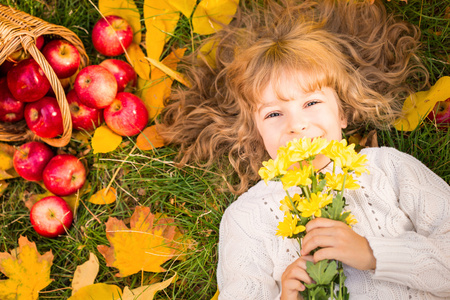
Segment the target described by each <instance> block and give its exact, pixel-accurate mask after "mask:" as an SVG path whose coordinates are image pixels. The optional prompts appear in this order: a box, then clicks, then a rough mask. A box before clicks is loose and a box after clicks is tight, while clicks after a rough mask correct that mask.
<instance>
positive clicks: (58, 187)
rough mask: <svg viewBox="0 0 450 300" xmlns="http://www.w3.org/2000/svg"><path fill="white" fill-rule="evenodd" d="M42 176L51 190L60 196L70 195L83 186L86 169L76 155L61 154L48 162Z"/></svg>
mask: <svg viewBox="0 0 450 300" xmlns="http://www.w3.org/2000/svg"><path fill="white" fill-rule="evenodd" d="M42 177H43V179H44V185H45V187H46V188H47V189H48V190H49V191H50V192H52V193H53V194H55V195H58V196H68V195H71V194H73V193H75V192H76V191H78V190H79V189H80V188H81V187H82V186H83V184H84V182H85V181H86V169H85V168H84V165H83V163H82V162H81V161H80V160H79V159H78V158H77V157H76V156H73V155H71V154H60V155H56V156H55V157H53V158H52V159H51V160H50V161H49V162H48V164H47V166H46V167H45V169H44V173H43V174H42Z"/></svg>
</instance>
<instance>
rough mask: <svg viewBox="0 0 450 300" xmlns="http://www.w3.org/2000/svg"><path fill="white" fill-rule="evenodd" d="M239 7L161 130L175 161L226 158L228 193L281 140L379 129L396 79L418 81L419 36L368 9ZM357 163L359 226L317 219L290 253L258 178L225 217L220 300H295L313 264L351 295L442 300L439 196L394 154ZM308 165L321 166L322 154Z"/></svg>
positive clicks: (447, 206)
mask: <svg viewBox="0 0 450 300" xmlns="http://www.w3.org/2000/svg"><path fill="white" fill-rule="evenodd" d="M249 11H250V12H246V11H243V12H242V13H241V14H240V15H239V16H238V17H237V18H236V21H235V23H233V24H231V25H230V26H228V27H226V28H225V29H224V30H223V31H221V32H219V33H218V34H216V35H215V36H214V37H213V38H212V39H213V41H215V42H216V43H217V50H216V51H217V54H216V62H215V66H211V65H210V64H208V63H207V62H206V60H204V62H203V63H202V61H200V62H198V63H196V64H194V65H193V66H192V68H191V69H190V71H189V72H187V74H188V75H189V78H190V80H191V82H192V83H193V88H192V89H190V90H187V91H186V90H178V92H177V93H175V94H174V97H173V99H172V100H173V102H171V104H170V105H168V106H167V109H166V112H165V114H164V117H163V124H164V125H165V126H164V127H163V128H162V130H161V132H160V133H161V134H162V135H163V136H164V137H165V138H166V139H167V140H168V141H169V142H171V143H174V144H178V145H180V146H181V152H180V153H181V155H182V157H181V163H185V162H187V161H195V162H198V163H200V162H203V163H204V164H205V165H210V164H212V163H218V164H219V166H223V167H225V163H226V162H225V161H224V160H221V158H224V157H225V158H227V160H228V162H229V163H230V164H231V166H232V167H233V170H234V171H235V172H236V173H237V174H238V175H239V177H240V179H241V180H240V183H238V184H236V185H235V186H232V187H231V188H233V190H234V191H235V192H236V193H239V194H240V193H242V192H244V191H245V190H246V189H247V188H248V186H249V184H250V183H251V182H254V181H255V180H257V179H258V175H257V172H258V170H259V168H260V167H261V166H262V165H261V162H262V161H264V160H267V159H268V158H275V157H276V155H277V153H276V151H277V149H278V148H279V147H280V146H282V145H284V144H285V143H286V142H287V141H289V140H292V139H294V138H302V137H309V138H313V137H322V138H325V139H328V140H333V139H334V140H341V138H342V132H341V131H342V129H344V128H347V127H350V126H352V127H355V126H364V125H372V126H375V127H379V128H382V127H384V126H386V124H390V123H391V122H392V121H393V120H394V119H396V118H397V117H398V116H399V115H400V112H401V102H400V99H404V98H405V96H406V95H408V93H410V92H411V88H410V87H408V85H406V84H405V83H406V82H410V80H409V79H410V78H412V77H419V79H420V80H422V81H424V82H426V81H427V73H426V71H425V70H424V69H423V67H422V65H421V63H420V62H419V60H418V59H417V57H416V56H415V54H414V52H415V51H416V50H417V45H418V32H417V30H416V29H415V27H413V26H411V25H408V24H406V23H403V22H396V21H395V20H394V19H393V18H391V17H388V16H387V15H386V12H385V10H384V7H383V5H382V3H381V2H379V1H375V3H374V4H369V3H368V2H364V1H356V0H355V1H352V0H350V1H347V0H323V1H320V2H319V3H316V2H313V1H308V0H307V1H302V2H301V3H300V4H293V3H290V2H285V3H282V4H281V5H279V4H276V3H269V4H268V6H266V7H265V9H264V10H262V11H258V10H257V9H256V8H251V9H249ZM416 79H417V78H416ZM416 89H417V87H416ZM362 153H363V154H366V155H367V158H368V160H369V163H368V170H369V171H370V174H363V175H362V176H361V177H360V178H359V184H360V186H361V188H360V189H358V190H355V191H348V192H347V193H346V201H347V204H348V209H349V210H351V211H352V214H353V215H354V216H355V217H356V219H357V220H358V223H357V224H356V225H355V226H354V227H353V229H350V228H349V227H348V226H346V225H345V224H343V223H342V222H337V221H332V220H327V219H322V218H317V219H315V220H313V221H311V222H309V223H308V224H307V226H306V231H307V234H306V236H305V237H304V239H303V242H302V249H301V251H300V249H299V246H298V243H297V241H295V240H291V239H283V238H281V237H278V236H276V235H275V232H276V228H277V225H278V222H279V221H280V220H282V218H283V212H282V211H281V210H280V209H279V206H280V200H281V199H283V198H284V196H285V192H284V190H283V188H282V184H281V183H279V182H269V183H268V185H266V184H265V183H264V182H263V181H260V182H259V183H257V184H256V185H255V186H253V187H252V188H250V189H249V190H248V191H247V192H246V193H245V194H243V195H241V196H240V197H239V199H238V200H237V201H235V202H234V203H232V204H231V205H230V206H229V207H228V208H227V210H226V211H225V213H224V215H223V218H222V221H221V225H220V242H219V265H218V269H217V279H218V285H219V291H220V295H219V299H279V298H281V299H297V297H298V292H299V291H301V290H304V288H305V287H304V283H311V278H309V276H308V275H307V273H306V271H305V269H306V261H307V260H310V261H314V262H316V261H319V260H321V259H337V260H340V261H342V262H343V263H344V272H345V275H346V276H347V280H346V286H347V287H348V290H349V293H350V296H351V298H352V299H383V300H384V299H444V298H446V299H448V298H450V196H449V195H450V187H449V186H448V185H447V184H446V183H445V182H444V181H443V180H442V179H441V178H439V177H438V176H437V175H436V174H434V173H433V172H431V171H430V170H429V169H428V168H427V167H425V166H424V165H423V164H422V163H420V162H419V161H417V160H416V159H415V158H413V157H411V156H410V155H407V154H404V153H401V152H399V151H397V150H395V149H392V148H386V147H382V148H370V149H364V150H362ZM313 164H314V166H315V168H317V169H321V170H323V171H326V170H327V168H329V165H328V164H329V161H328V160H327V159H325V158H324V157H320V156H318V157H317V158H316V159H315V160H314V162H313ZM316 248H320V249H319V250H318V251H317V252H315V254H314V255H310V252H311V251H312V250H313V249H316ZM299 254H300V255H301V256H299Z"/></svg>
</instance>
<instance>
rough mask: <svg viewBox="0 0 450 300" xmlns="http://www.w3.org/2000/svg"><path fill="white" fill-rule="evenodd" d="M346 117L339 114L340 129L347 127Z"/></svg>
mask: <svg viewBox="0 0 450 300" xmlns="http://www.w3.org/2000/svg"><path fill="white" fill-rule="evenodd" d="M347 125H348V124H347V118H346V117H345V116H341V129H345V128H347Z"/></svg>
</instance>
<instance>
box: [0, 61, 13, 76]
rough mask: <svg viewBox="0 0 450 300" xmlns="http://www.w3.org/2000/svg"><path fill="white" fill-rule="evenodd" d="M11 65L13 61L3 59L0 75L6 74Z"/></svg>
mask: <svg viewBox="0 0 450 300" xmlns="http://www.w3.org/2000/svg"><path fill="white" fill-rule="evenodd" d="M13 66H14V63H13V62H12V61H9V60H4V61H3V63H2V64H1V65H0V75H1V76H6V75H7V74H8V72H9V70H11V68H12V67H13Z"/></svg>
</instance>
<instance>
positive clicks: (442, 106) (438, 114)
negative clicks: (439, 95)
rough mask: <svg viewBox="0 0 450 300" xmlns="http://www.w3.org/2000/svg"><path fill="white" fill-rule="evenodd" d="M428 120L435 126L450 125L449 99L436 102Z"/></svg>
mask: <svg viewBox="0 0 450 300" xmlns="http://www.w3.org/2000/svg"><path fill="white" fill-rule="evenodd" d="M428 118H429V119H430V120H431V121H436V123H437V124H444V123H445V124H450V98H447V99H446V100H445V101H439V102H437V103H436V105H435V106H434V108H433V110H432V111H431V112H430V114H429V115H428Z"/></svg>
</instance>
